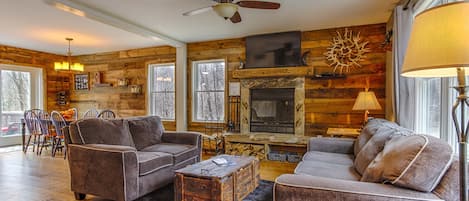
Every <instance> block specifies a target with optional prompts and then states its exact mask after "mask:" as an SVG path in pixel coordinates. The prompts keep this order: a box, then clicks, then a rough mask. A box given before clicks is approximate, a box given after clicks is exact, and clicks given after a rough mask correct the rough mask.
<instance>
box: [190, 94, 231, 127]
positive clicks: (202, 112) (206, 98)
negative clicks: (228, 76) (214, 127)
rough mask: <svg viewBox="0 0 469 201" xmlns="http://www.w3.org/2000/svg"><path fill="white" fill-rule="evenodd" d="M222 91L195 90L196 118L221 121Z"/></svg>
mask: <svg viewBox="0 0 469 201" xmlns="http://www.w3.org/2000/svg"><path fill="white" fill-rule="evenodd" d="M224 97H225V93H224V92H196V99H197V108H196V111H197V112H196V120H198V121H221V120H223V119H224V107H223V106H224Z"/></svg>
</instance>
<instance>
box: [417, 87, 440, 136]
mask: <svg viewBox="0 0 469 201" xmlns="http://www.w3.org/2000/svg"><path fill="white" fill-rule="evenodd" d="M416 105H417V117H416V131H417V132H419V133H423V134H428V135H432V136H435V137H441V136H440V128H441V119H440V118H441V79H440V78H430V79H417V100H416Z"/></svg>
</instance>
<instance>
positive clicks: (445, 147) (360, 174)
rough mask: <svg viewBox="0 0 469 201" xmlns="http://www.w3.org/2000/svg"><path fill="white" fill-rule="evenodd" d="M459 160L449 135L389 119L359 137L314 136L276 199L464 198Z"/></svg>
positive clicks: (377, 122) (377, 121)
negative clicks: (431, 133)
mask: <svg viewBox="0 0 469 201" xmlns="http://www.w3.org/2000/svg"><path fill="white" fill-rule="evenodd" d="M458 169H459V168H458V160H457V158H456V157H454V156H453V150H452V148H451V147H450V145H449V144H448V143H446V142H444V141H443V140H440V139H438V138H434V137H431V136H427V135H418V134H414V133H413V132H412V131H410V130H407V129H405V128H402V127H400V126H399V125H397V124H395V123H393V122H389V121H386V120H384V119H370V120H369V122H368V123H367V124H366V125H365V127H364V128H363V129H362V131H361V134H360V136H359V137H358V138H357V139H356V140H353V139H345V138H311V140H310V142H309V145H308V152H307V153H306V154H305V155H304V157H303V160H302V162H300V163H299V164H298V166H297V167H296V169H295V173H294V174H285V175H281V176H280V177H278V178H277V179H276V181H275V186H274V200H277V201H293V200H295V201H299V200H308V201H315V200H343V201H345V200H365V201H366V200H369V201H389V200H399V201H403V200H449V201H457V200H459V177H458V176H459V170H458Z"/></svg>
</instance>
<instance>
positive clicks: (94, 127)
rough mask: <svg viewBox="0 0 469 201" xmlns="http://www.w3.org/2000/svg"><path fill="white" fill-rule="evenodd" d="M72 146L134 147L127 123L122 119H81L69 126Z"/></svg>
mask: <svg viewBox="0 0 469 201" xmlns="http://www.w3.org/2000/svg"><path fill="white" fill-rule="evenodd" d="M69 131H70V139H71V141H72V143H73V144H109V145H122V146H131V147H133V146H134V142H133V140H132V136H130V132H129V127H128V124H127V122H125V120H123V119H111V120H106V119H98V118H92V119H82V120H78V121H76V122H73V123H71V124H70V130H69Z"/></svg>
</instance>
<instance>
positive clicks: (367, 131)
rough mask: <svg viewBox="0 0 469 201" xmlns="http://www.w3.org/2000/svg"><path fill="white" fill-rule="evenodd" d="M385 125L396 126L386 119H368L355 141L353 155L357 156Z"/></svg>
mask: <svg viewBox="0 0 469 201" xmlns="http://www.w3.org/2000/svg"><path fill="white" fill-rule="evenodd" d="M385 124H387V125H393V126H398V125H397V124H396V123H394V122H391V121H388V120H386V119H379V118H370V119H369V120H368V122H367V123H366V125H365V127H363V129H362V131H361V133H360V135H359V136H358V138H357V140H356V141H355V144H354V148H353V153H354V155H355V156H357V155H358V153H359V152H360V151H361V149H362V148H363V147H364V146H365V144H366V143H367V142H368V141H369V140H370V139H371V137H373V135H374V134H375V133H376V131H377V130H378V129H379V128H380V127H382V126H383V125H385Z"/></svg>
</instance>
